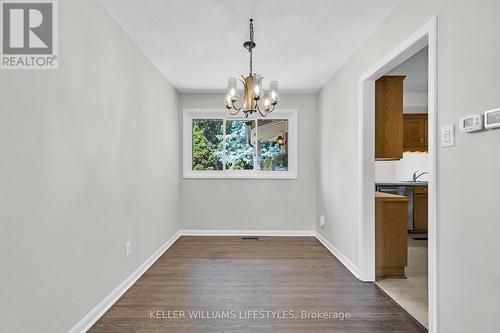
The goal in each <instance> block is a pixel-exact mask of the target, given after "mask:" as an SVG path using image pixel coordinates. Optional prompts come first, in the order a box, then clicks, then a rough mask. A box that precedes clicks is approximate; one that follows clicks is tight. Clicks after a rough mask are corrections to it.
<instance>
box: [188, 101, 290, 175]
mask: <svg viewBox="0 0 500 333" xmlns="http://www.w3.org/2000/svg"><path fill="white" fill-rule="evenodd" d="M183 116H184V120H183V124H184V125H183V139H184V142H183V144H184V152H183V159H184V166H183V169H184V178H297V127H296V122H297V113H296V111H295V110H279V111H278V110H276V111H274V112H273V113H272V114H270V115H268V116H267V117H266V118H257V117H255V118H244V117H243V118H242V117H233V116H229V115H228V114H227V112H226V111H225V110H223V111H212V110H184V114H183Z"/></svg>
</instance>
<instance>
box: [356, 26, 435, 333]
mask: <svg viewBox="0 0 500 333" xmlns="http://www.w3.org/2000/svg"><path fill="white" fill-rule="evenodd" d="M436 38H437V20H436V18H434V19H432V20H431V21H429V22H428V23H427V24H425V25H424V26H423V27H421V28H420V29H419V30H418V31H416V32H415V33H414V34H413V35H411V36H410V37H408V38H407V39H406V40H405V41H404V42H403V43H401V44H400V45H399V46H397V47H396V48H395V49H394V50H392V51H391V52H390V53H388V54H387V55H386V56H385V57H384V58H383V59H382V60H381V61H380V62H379V63H377V64H376V65H375V66H373V67H372V68H371V69H370V70H368V71H367V72H366V73H365V74H363V75H362V76H361V77H360V79H359V92H360V93H359V105H360V108H359V121H360V126H359V129H360V132H359V142H360V149H359V154H360V156H359V157H360V168H359V179H360V191H359V193H360V197H359V202H360V211H359V224H358V225H359V271H360V277H361V279H362V280H364V281H375V200H374V184H375V81H376V80H377V79H379V78H380V77H382V76H383V75H385V74H386V73H388V72H390V71H391V70H393V69H394V68H396V67H397V66H398V65H400V64H402V63H403V62H404V61H406V60H407V59H409V58H410V57H412V56H414V55H415V54H417V53H418V52H420V51H421V50H423V49H424V48H426V47H427V48H428V96H427V98H428V101H427V104H428V124H427V126H428V165H429V175H428V325H429V332H436V329H437V323H436V319H437V315H436V303H437V301H436V281H437V279H436V273H437V272H436V241H437V234H436V224H437V201H436V200H437V196H436V193H437V186H436V185H437V183H436V171H437V164H436V155H437V154H436V153H437V141H436V137H437V126H436V115H437V108H436V98H437V89H436V78H437V40H436Z"/></svg>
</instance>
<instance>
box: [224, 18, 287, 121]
mask: <svg viewBox="0 0 500 333" xmlns="http://www.w3.org/2000/svg"><path fill="white" fill-rule="evenodd" d="M255 46H256V44H255V42H254V31H253V20H252V19H250V40H249V41H247V42H245V43H243V47H245V48H246V49H247V50H248V52H249V55H250V70H249V74H248V76H246V77H245V76H243V75H242V76H241V78H242V80H241V82H242V83H243V100H242V101H240V92H239V90H238V83H237V81H236V78H234V77H231V78H229V79H228V80H227V94H226V99H225V105H226V108H227V109H228V110H229V113H230V114H231V115H236V114H238V113H240V112H243V113H244V114H245V117H248V116H249V115H251V114H252V113H254V112H258V113H259V114H260V115H261V116H262V117H265V116H267V114H268V113H271V112H273V110H274V108H275V107H276V105H277V104H278V101H279V90H278V81H271V84H270V87H269V91H264V90H263V88H262V79H263V78H262V76H261V75H259V74H255V73H254V72H253V49H254V48H255ZM236 103H239V104H240V106H239V107H237V106H236Z"/></svg>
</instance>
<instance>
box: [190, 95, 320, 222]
mask: <svg viewBox="0 0 500 333" xmlns="http://www.w3.org/2000/svg"><path fill="white" fill-rule="evenodd" d="M223 100H224V93H220V94H180V105H181V112H182V109H183V108H208V109H210V108H212V109H214V108H222V109H223V108H224V106H223ZM279 107H280V108H283V109H297V110H298V112H297V113H298V128H299V133H298V142H299V147H298V174H299V178H298V179H283V180H281V179H280V180H257V179H182V181H181V189H182V196H181V205H182V225H183V228H184V229H215V230H222V229H230V230H234V229H239V230H307V231H311V230H314V221H315V215H316V214H315V211H316V172H315V171H316V149H315V147H316V130H315V129H316V96H315V95H283V96H282V97H281V100H280V104H279ZM180 163H182V161H181V162H180ZM181 168H182V166H181ZM181 177H182V176H181Z"/></svg>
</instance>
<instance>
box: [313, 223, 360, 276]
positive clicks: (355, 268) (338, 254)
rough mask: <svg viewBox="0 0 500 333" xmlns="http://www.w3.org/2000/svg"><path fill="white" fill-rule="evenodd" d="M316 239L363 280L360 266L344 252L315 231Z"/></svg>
mask: <svg viewBox="0 0 500 333" xmlns="http://www.w3.org/2000/svg"><path fill="white" fill-rule="evenodd" d="M315 236H316V239H317V240H318V241H319V242H320V243H321V244H323V246H324V247H326V248H327V249H328V251H330V252H331V253H332V254H333V255H334V256H335V257H336V258H337V259H338V260H339V261H340V262H341V263H342V264H343V265H344V266H345V267H346V268H347V269H348V270H349V271H350V272H351V273H352V274H353V275H354V276H355V277H356V278H357V279H358V280H361V281H363V280H362V279H361V277H360V274H359V269H358V266H356V265H355V264H354V263H353V262H352V261H351V260H350V259H349V258H347V257H346V256H345V255H344V254H343V253H342V252H340V251H339V250H338V249H337V248H336V247H335V246H333V245H332V243H330V242H329V241H328V240H327V239H326V238H325V237H323V236H322V235H321V234H320V233H318V232H316V233H315Z"/></svg>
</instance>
